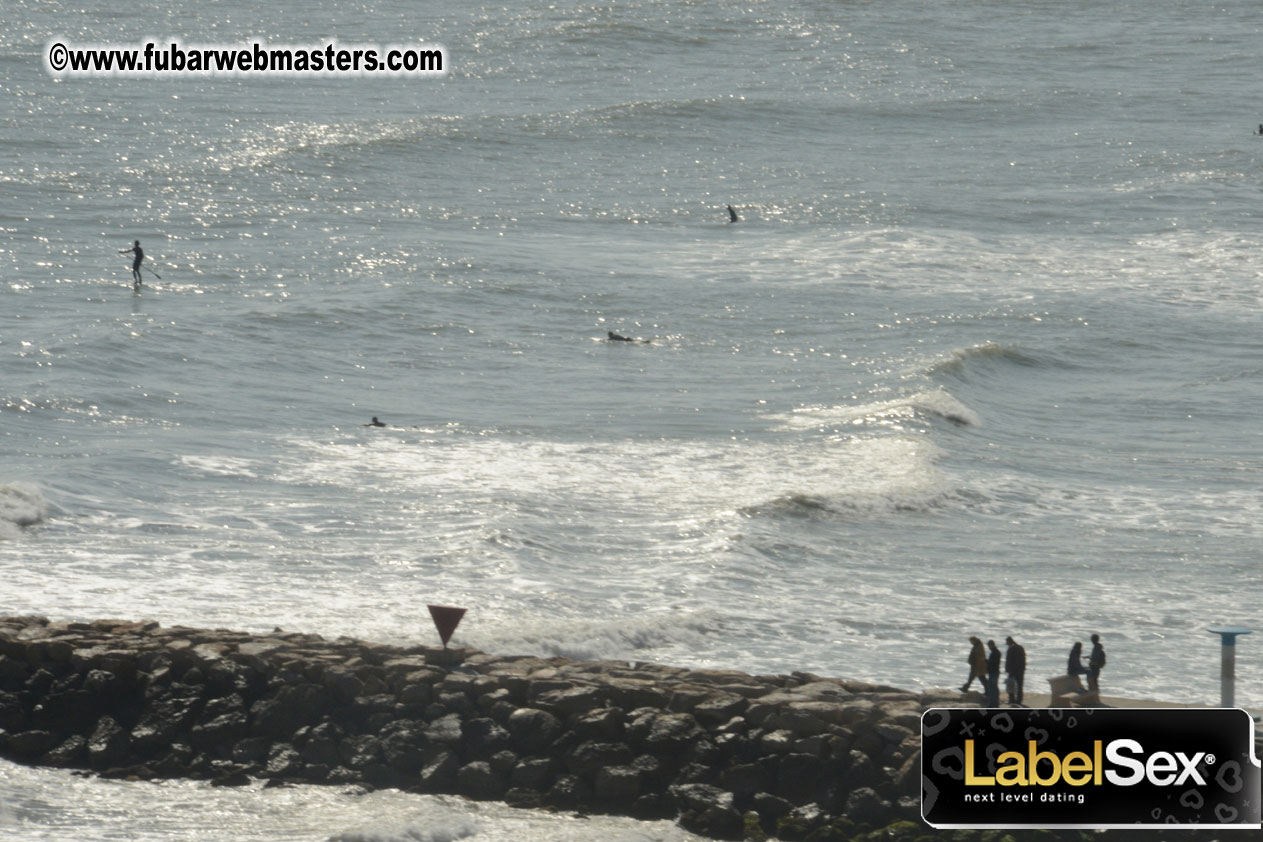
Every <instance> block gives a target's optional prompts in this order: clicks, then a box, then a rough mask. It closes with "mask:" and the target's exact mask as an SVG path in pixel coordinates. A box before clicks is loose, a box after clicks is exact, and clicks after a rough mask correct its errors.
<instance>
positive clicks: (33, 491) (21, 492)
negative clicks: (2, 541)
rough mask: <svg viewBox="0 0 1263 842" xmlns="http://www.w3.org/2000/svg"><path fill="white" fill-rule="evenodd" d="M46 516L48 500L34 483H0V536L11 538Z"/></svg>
mask: <svg viewBox="0 0 1263 842" xmlns="http://www.w3.org/2000/svg"><path fill="white" fill-rule="evenodd" d="M47 516H48V501H47V500H45V499H44V495H43V494H41V493H40V491H39V489H38V488H36V487H35V486H34V485H30V484H26V483H14V484H11V485H0V538H13V537H15V536H16V535H17V534H18V533H19V531H20V530H21V529H22V528H23V527H27V526H33V525H34V524H37V523H39V522H40V521H42V520H43V519H44V518H45V517H47Z"/></svg>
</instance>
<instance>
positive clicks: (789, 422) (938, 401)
mask: <svg viewBox="0 0 1263 842" xmlns="http://www.w3.org/2000/svg"><path fill="white" fill-rule="evenodd" d="M778 417H779V419H780V420H781V422H782V424H783V425H784V426H785V428H787V429H797V430H809V429H819V430H825V431H830V430H832V431H839V432H845V431H847V430H848V429H854V428H860V427H864V426H869V425H871V426H884V427H892V426H897V425H902V424H904V423H906V422H909V421H912V420H914V419H916V418H928V419H935V418H941V419H944V420H947V421H951V422H952V423H954V424H961V425H968V426H977V425H979V424H981V423H982V419H981V417H979V415H978V413H977V412H975V411H974V410H973V409H971V408H969V407H968V406H966V405H965V404H964V403H963V402H962V401H960V400H959V399H958V398H956V397H955V396H954V395H952V394H951V393H950V392H948V391H947V390H946V389H929V390H926V391H921V392H916V393H914V394H911V395H904V396H900V397H895V398H889V399H887V400H881V401H871V402H868V403H856V404H834V405H831V406H808V407H802V408H800V409H797V410H795V411H794V412H793V413H792V414H789V415H781V416H778Z"/></svg>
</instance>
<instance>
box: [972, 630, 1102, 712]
mask: <svg viewBox="0 0 1263 842" xmlns="http://www.w3.org/2000/svg"><path fill="white" fill-rule="evenodd" d="M1091 640H1092V652H1091V653H1090V654H1089V655H1088V663H1087V666H1084V664H1083V643H1082V642H1081V641H1078V640H1076V641H1075V642H1074V646H1072V647H1070V657H1069V658H1068V659H1067V662H1066V675H1073V676H1079V675H1086V676H1087V677H1088V690H1089V691H1090V692H1094V693H1096V692H1100V689H1101V687H1100V678H1101V670H1102V669H1103V668H1104V667H1105V646H1104V645H1103V644H1102V643H1101V636H1100V635H1099V634H1094V635H1092V637H1091ZM969 643H970V649H969V658H968V661H969V680H968V681H966V682H965V683H964V684H962V685H961V687H960V692H962V693H967V692H969V688H970V687H971V686H972V685H973V683H974V679H975V678H976V679H978V681H979V683H980V684H982V696H983V707H988V708H997V707H999V706H1000V661H1001V658H1000V648H999V647H998V646H996V642H995V641H994V640H988V641H987V643H986V647H985V648H984V646H983V643H982V640H980V639H979V638H977V637H974V636H970V638H969ZM1004 644H1005V652H1004V658H1003V660H1004V672H1005V676H1006V678H1005V689H1006V690H1007V691H1008V698H1009V704H1010V705H1016V706H1021V705H1022V698H1023V696H1022V690H1023V685H1024V683H1025V681H1026V649H1025V647H1023V646H1022V644H1020V643H1018V642H1017V641H1016V640H1014V639H1013V638H1012V637H1011V636H1010V637H1006V638H1005V639H1004Z"/></svg>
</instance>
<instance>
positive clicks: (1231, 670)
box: [1206, 626, 1250, 708]
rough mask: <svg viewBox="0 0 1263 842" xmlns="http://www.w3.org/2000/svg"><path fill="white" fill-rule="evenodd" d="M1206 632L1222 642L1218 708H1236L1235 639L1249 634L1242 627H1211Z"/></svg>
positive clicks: (1248, 631)
mask: <svg viewBox="0 0 1263 842" xmlns="http://www.w3.org/2000/svg"><path fill="white" fill-rule="evenodd" d="M1206 631H1208V632H1210V633H1211V634H1217V635H1219V637H1220V639H1221V640H1222V641H1223V659H1222V662H1221V665H1220V668H1219V706H1220V707H1221V708H1231V707H1236V703H1235V699H1234V684H1235V682H1236V679H1237V637H1238V636H1239V635H1243V634H1249V633H1250V629H1247V628H1244V627H1242V626H1211V627H1210V628H1208V629H1207V630H1206Z"/></svg>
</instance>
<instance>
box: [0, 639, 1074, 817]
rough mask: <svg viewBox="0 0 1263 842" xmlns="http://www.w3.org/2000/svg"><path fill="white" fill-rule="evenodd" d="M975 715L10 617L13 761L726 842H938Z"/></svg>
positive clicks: (703, 681)
mask: <svg viewBox="0 0 1263 842" xmlns="http://www.w3.org/2000/svg"><path fill="white" fill-rule="evenodd" d="M959 703H960V697H959V695H958V694H952V695H947V696H936V695H933V694H920V693H912V692H907V691H904V690H899V689H896V688H893V687H883V686H876V685H872V684H865V683H860V682H856V681H845V680H840V679H835V678H823V677H820V676H816V675H811V674H807V673H797V672H796V673H792V674H789V675H749V674H746V673H743V672H737V671H732V670H697V669H693V670H689V669H678V668H672V667H667V666H660V665H656V664H648V663H628V662H626V661H572V660H567V659H564V658H539V657H526V656H495V655H489V654H485V653H483V652H479V651H477V650H474V649H470V648H446V649H445V648H439V647H426V646H412V647H397V646H387V645H381V644H376V643H366V642H362V641H359V640H353V639H349V638H337V639H334V640H326V639H325V638H323V637H321V636H320V635H317V634H300V633H293V632H283V631H281V630H280V629H277V630H276V631H275V632H274V633H271V634H247V633H242V632H234V631H226V630H222V629H215V630H208V629H195V628H185V627H180V626H175V627H169V628H164V627H161V626H160V625H159V624H158V623H155V622H130V621H124V620H97V621H95V622H91V623H78V622H70V623H58V622H50V621H49V620H48V619H46V618H43V617H7V618H0V756H3V757H6V758H8V759H11V760H15V761H19V762H23V763H31V764H40V765H48V766H59V767H67V768H72V769H86V770H92V771H94V772H96V773H98V774H100V775H103V776H110V777H118V778H131V779H140V780H148V779H157V778H169V777H183V778H197V779H205V780H209V781H211V782H213V783H215V784H219V785H225V786H231V785H241V784H248V783H250V782H251V781H253V780H260V779H261V780H265V781H267V782H268V784H269V785H283V784H286V783H291V782H292V783H300V782H301V783H315V784H341V785H348V784H354V785H361V786H364V787H370V788H378V787H396V788H399V789H402V790H406V791H410V792H418V793H454V794H459V795H464V796H467V797H469V798H473V799H495V800H503V801H505V802H507V803H509V804H512V805H517V806H522V807H534V808H547V809H559V810H575V811H586V812H604V813H611V814H619V815H626V816H632V817H637V818H646V819H663V818H665V819H674V820H676V821H678V822H679V823H680V825H681V826H683V827H685V828H687V829H688V830H690V831H693V832H695V833H698V834H701V835H705V836H709V837H713V838H717V839H765V838H767V837H769V836H774V837H777V838H779V839H783V840H796V839H803V840H805V839H811V840H849V839H855V838H861V837H863V836H864V835H866V834H874V836H873V838H877V836H878V835H880V838H883V839H895V838H899V839H903V838H907V839H910V840H911V839H919V838H921V837H924V836H927V835H929V836H932V835H933V831H932V830H931V829H930V828H928V827H927V826H926V825H924V824H923V823H922V822H921V820H920V818H919V796H920V756H919V751H920V736H919V734H920V732H919V728H920V716H921V713H922V711H923V710H924V709H926V708H927V707H931V706H936V705H944V704H959ZM896 831H897V832H896ZM1041 838H1052V836H1051V835H1048V836H1043V837H1041ZM1074 838H1078V835H1077V834H1074Z"/></svg>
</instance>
